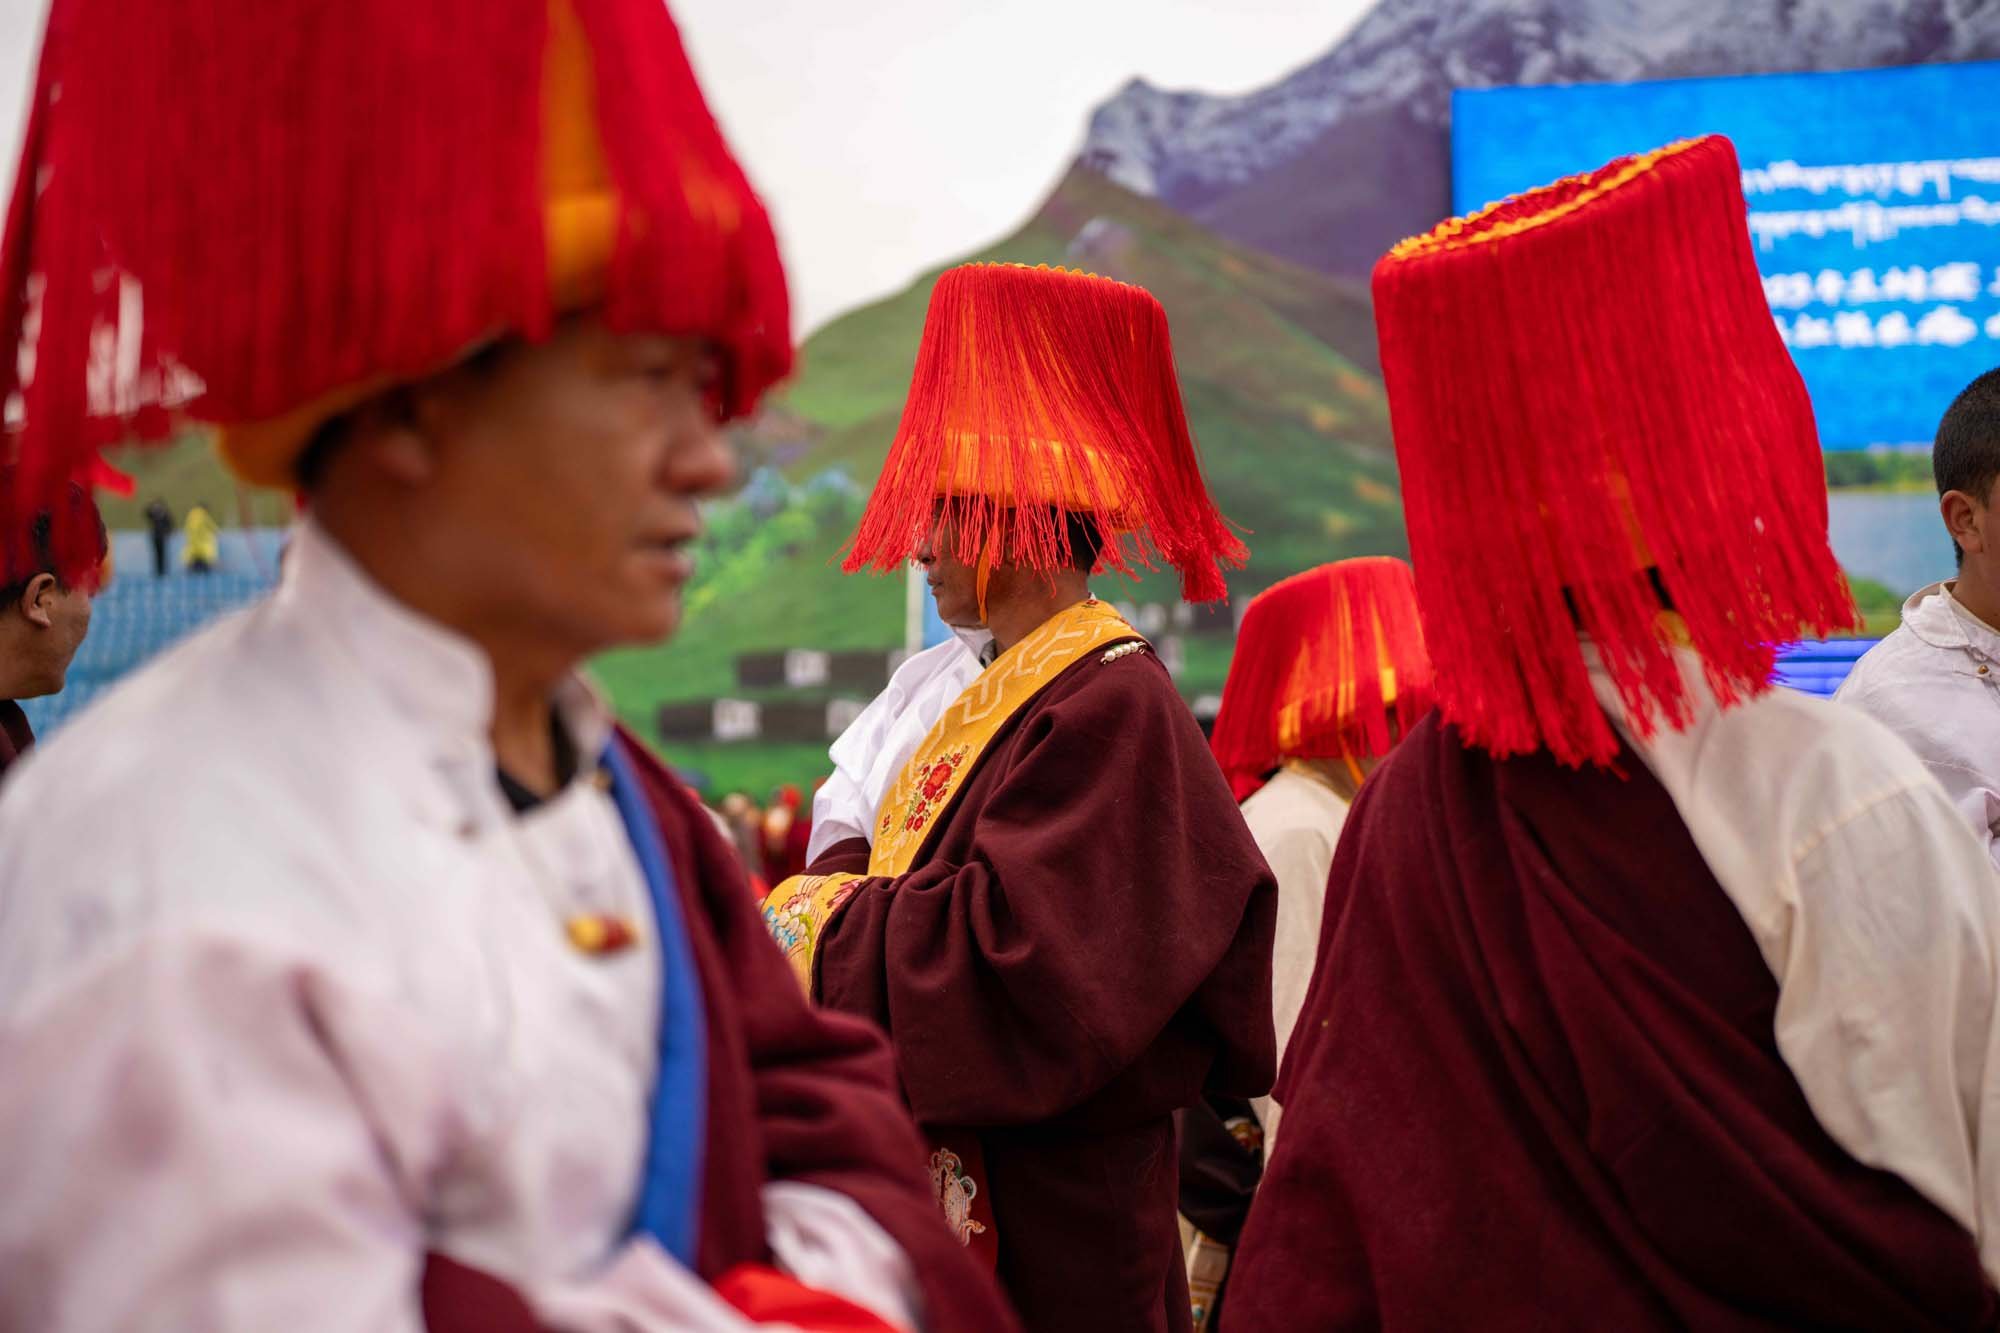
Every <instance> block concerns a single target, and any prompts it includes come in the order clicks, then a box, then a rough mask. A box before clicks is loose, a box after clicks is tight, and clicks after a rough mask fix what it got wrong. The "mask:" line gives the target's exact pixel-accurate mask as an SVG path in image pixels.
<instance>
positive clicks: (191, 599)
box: [21, 564, 276, 737]
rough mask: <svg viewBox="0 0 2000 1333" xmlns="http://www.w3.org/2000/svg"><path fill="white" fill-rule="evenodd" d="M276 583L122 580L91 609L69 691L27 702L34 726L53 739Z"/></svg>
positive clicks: (268, 579) (247, 577)
mask: <svg viewBox="0 0 2000 1333" xmlns="http://www.w3.org/2000/svg"><path fill="white" fill-rule="evenodd" d="M123 568H125V569H128V570H129V569H132V568H134V566H133V565H129V564H128V565H124V566H123ZM275 582H276V578H275V577H274V576H273V575H271V574H268V573H250V572H243V571H241V570H237V571H230V570H228V569H227V568H225V569H224V570H222V571H218V572H216V573H213V574H202V575H193V574H175V575H171V576H169V577H167V578H164V579H155V578H152V577H151V576H150V570H148V571H146V572H144V573H139V574H124V575H122V576H120V577H118V578H114V579H113V580H112V581H111V585H110V586H109V587H107V588H106V589H105V590H104V591H103V592H102V593H100V594H98V597H97V600H96V602H95V604H94V605H93V606H92V608H91V617H90V635H89V637H87V638H86V639H84V641H83V647H82V648H80V649H79V650H78V651H77V655H76V660H75V661H74V662H72V663H71V664H70V669H69V684H68V686H67V687H66V688H65V689H64V690H63V692H62V693H61V694H56V695H50V696H49V697H48V698H45V699H24V700H22V702H21V707H22V709H23V710H25V711H26V713H27V714H28V722H29V725H31V726H32V727H34V729H35V734H36V735H37V736H39V737H46V736H48V735H49V733H51V732H53V731H54V730H56V729H57V728H58V727H59V726H61V725H62V722H63V720H64V719H65V718H67V717H70V716H71V715H73V714H75V713H76V712H77V711H78V710H80V709H82V708H84V707H85V706H86V705H88V704H89V703H90V701H91V699H92V698H93V697H94V696H96V695H97V694H98V693H99V692H100V691H102V690H104V689H107V688H109V687H110V686H111V684H112V683H113V682H114V681H116V680H117V679H118V678H119V677H120V676H123V675H124V674H126V673H127V672H128V671H132V670H133V669H135V668H137V667H139V666H141V665H142V664H144V663H145V662H146V661H147V659H149V658H151V657H153V656H154V655H155V654H157V653H160V652H162V651H164V650H165V649H167V648H168V647H170V646H172V645H173V644H174V643H176V642H178V641H179V640H181V639H183V638H185V637H187V636H188V635H189V634H192V633H193V632H194V631H195V630H197V629H200V628H201V627H202V626H203V625H205V624H207V623H208V622H209V621H211V620H214V619H215V618H216V617H217V616H220V615H223V614H225V613H227V612H230V611H233V610H235V609H236V608H238V607H240V606H244V605H247V604H248V603H250V602H252V601H255V600H256V599H257V598H259V597H261V596H263V595H264V594H265V593H266V592H268V591H270V589H271V587H272V586H273V584H274V583H275Z"/></svg>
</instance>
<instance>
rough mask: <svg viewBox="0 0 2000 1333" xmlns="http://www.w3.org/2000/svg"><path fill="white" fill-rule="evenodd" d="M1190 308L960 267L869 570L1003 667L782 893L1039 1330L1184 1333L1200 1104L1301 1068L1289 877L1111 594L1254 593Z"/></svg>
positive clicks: (783, 929) (940, 1176) (965, 697)
mask: <svg viewBox="0 0 2000 1333" xmlns="http://www.w3.org/2000/svg"><path fill="white" fill-rule="evenodd" d="M1242 553H1243V552H1242V547H1241V545H1240V543H1238V542H1237V541H1236V540H1235V538H1234V537H1233V536H1232V535H1231V533H1230V531H1229V529H1228V528H1227V526H1226V525H1225V524H1224V523H1223V521H1222V519H1221V517H1220V515H1219V514H1217V513H1216V510H1215V507H1214V504H1213V502H1212V501H1210V499H1209V497H1208V494H1207V490H1206V487H1205V486H1204V484H1203V482H1202V479H1201V473H1200V471H1199V469H1198V467H1197V466H1196V462H1195V455H1194V447H1193V441H1192V440H1191V439H1190V438H1189V435H1188V430H1187V424H1186V420H1185V418H1184V416H1183V414H1182V409H1181V402H1180V391H1179V386H1178V384H1177V382H1176V379H1175V375H1174V367H1173V355H1172V348H1171V346H1170V344H1169V341H1168V333H1167V323H1166V315H1165V312H1164V311H1163V310H1162V309H1161V308H1160V304H1159V302H1157V301H1155V300H1154V299H1153V298H1152V297H1151V296H1149V295H1148V294H1147V293H1145V292H1144V291H1141V290H1140V289H1138V288H1136V287H1131V286H1127V285H1125V284H1123V283H1118V282H1112V281H1110V280H1108V279H1105V278H1100V277H1094V276H1091V275H1088V274H1083V273H1073V272H1068V271H1064V270H1050V269H1028V268H1023V267H1019V266H1014V265H992V264H975V265H969V266H966V267H963V268H957V269H953V270H951V271H949V272H947V273H946V274H944V276H943V277H941V278H940V279H939V280H938V285H937V288H936V290H935V291H934V292H933V293H932V296H931V305H930V314H929V318H928V319H927V321H926V323H925V327H924V337H923V343H922V346H921V348H920V350H919V352H918V356H917V367H916V374H915V379H914V382H913V384H912V386H911V391H910V398H909V401H908V403H907V405H906V406H905V408H904V412H903V420H902V426H901V429H900V430H899V431H898V433H897V436H896V440H895V443H894V445H893V446H892V447H891V449H890V451H889V458H888V461H887V462H886V463H885V464H884V465H883V469H882V477H881V480H880V482H878V484H877V485H876V488H875V492H874V495H873V496H872V497H871V499H870V501H869V506H868V509H867V511H866V513H865V514H864V515H863V516H862V520H861V526H860V531H859V533H858V534H857V536H856V539H855V545H854V549H853V550H852V552H851V553H850V555H849V558H848V567H849V568H850V569H854V568H859V567H861V566H863V565H871V564H872V565H876V566H878V567H883V568H894V567H896V566H898V565H900V564H901V563H902V562H903V561H904V560H906V559H908V558H910V557H911V556H914V557H915V558H916V559H918V560H919V561H920V562H921V563H922V564H923V566H924V567H925V569H926V571H927V573H928V576H929V580H930V584H931V589H932V592H933V595H934V596H935V597H936V599H937V606H938V613H939V615H940V616H941V617H943V619H944V620H945V622H946V623H947V624H950V625H953V626H956V627H960V628H983V629H985V630H987V631H989V632H990V633H991V635H992V638H993V646H994V649H995V650H996V652H997V656H996V657H995V658H994V659H993V662H992V665H990V666H988V667H986V668H985V670H984V671H982V672H981V673H980V674H979V675H978V676H977V677H976V678H975V679H974V680H973V682H972V684H971V685H970V686H969V687H967V688H966V690H965V691H964V693H963V694H961V695H960V696H959V697H958V698H957V699H956V700H954V701H953V702H952V703H951V704H950V706H949V707H947V708H946V709H945V710H944V712H943V714H942V716H940V717H939V719H938V721H937V722H936V724H935V725H934V726H932V728H931V729H930V731H929V733H928V734H927V735H926V736H925V737H924V738H923V740H922V742H921V743H920V744H919V745H918V746H917V747H916V749H915V751H914V752H913V753H912V755H911V756H910V759H909V761H908V762H907V763H906V764H905V765H904V767H903V770H902V773H901V774H900V775H899V776H898V778H897V779H896V780H895V781H894V782H893V783H891V784H890V786H889V789H888V794H887V795H886V797H885V798H884V799H883V801H882V804H881V808H880V810H879V812H878V813H877V815H876V817H875V818H874V819H873V821H872V840H871V841H864V840H862V839H859V838H855V839H850V840H848V841H846V842H843V843H840V844H837V845H836V846H834V847H833V848H832V849H830V850H829V851H827V852H826V853H824V854H823V855H822V856H821V857H820V858H819V859H818V860H817V861H816V862H815V864H814V865H813V867H812V872H811V873H810V874H809V875H808V876H806V877H804V878H801V879H794V880H791V881H789V882H788V883H786V884H782V885H780V886H779V887H778V888H777V889H775V890H774V891H773V892H772V894H771V896H770V897H769V898H768V899H767V900H766V903H765V914H766V918H767V921H768V922H769V923H770V925H771V928H772V931H773V933H774V934H775V935H776V936H777V938H778V939H779V940H780V942H782V943H783V944H784V945H785V946H786V947H787V949H788V951H789V952H790V953H791V955H792V957H793V960H794V962H795V964H796V965H797V967H798V968H799V971H800V976H801V978H802V979H803V980H804V981H805V983H806V985H807V988H808V989H809V990H810V992H811V993H812V995H813V997H814V998H815V999H817V1000H818V1001H819V1002H820V1003H822V1004H823V1005H825V1006H827V1007H829V1008H834V1009H842V1010H846V1011H848V1012H850V1013H855V1014H859V1015H862V1016H863V1017H866V1018H871V1019H873V1020H874V1021H876V1022H877V1023H880V1024H881V1025H882V1026H883V1027H884V1028H885V1029H887V1030H888V1033H889V1037H890V1040H891V1042H893V1043H894V1045H895V1047H896V1056H897V1066H898V1071H899V1073H900V1074H901V1077H902V1082H903V1089H904V1092H905V1094H906V1096H907V1097H908V1099H909V1101H910V1105H911V1106H912V1108H913V1109H914V1110H915V1111H916V1114H917V1118H918V1120H919V1121H920V1122H921V1123H922V1125H923V1127H924V1130H925V1132H926V1135H927V1137H928V1138H929V1141H930V1145H931V1156H930V1163H931V1178H932V1182H933V1184H934V1186H935V1187H936V1190H937V1194H938V1201H939V1204H940V1205H941V1206H942V1207H943V1209H944V1211H945V1214H946V1216H947V1218H948V1219H949V1220H950V1222H951V1224H952V1227H953V1229H954V1230H955V1231H956V1232H957V1234H958V1236H959V1237H960V1239H961V1240H963V1241H964V1242H965V1243H966V1244H967V1245H969V1246H970V1247H972V1248H973V1249H974V1250H975V1251H977V1252H979V1253H981V1254H982V1255H984V1256H986V1257H987V1258H988V1260H989V1261H990V1262H993V1263H995V1264H996V1265H997V1268H998V1272H999V1275H1000V1279H1001V1282H1002V1284H1003V1285H1004V1286H1005V1287H1006V1289H1007V1292H1008V1294H1009V1295H1010V1296H1012V1297H1013V1299H1014V1302H1015V1305H1016V1307H1017V1308H1018V1309H1019V1310H1020V1311H1021V1314H1022V1316H1023V1317H1024V1319H1025V1320H1026V1322H1027V1324H1028V1325H1029V1326H1030V1327H1031V1328H1034V1329H1036V1330H1038V1333H1042V1331H1050V1330H1064V1329H1075V1330H1078V1333H1083V1331H1084V1330H1090V1331H1091V1333H1096V1331H1097V1330H1104V1329H1119V1330H1121V1331H1122V1330H1147V1329H1158V1330H1166V1329H1185V1328H1186V1327H1187V1325H1188V1303H1187V1287H1186V1281H1185V1276H1184V1271H1183V1268H1182V1263H1181V1253H1180V1240H1179V1235H1178V1231H1177V1226H1176V1223H1175V1219H1174V1205H1175V1195H1176V1178H1175V1169H1174V1162H1175V1156H1174V1128H1173V1119H1172V1116H1173V1112H1174V1110H1175V1109H1176V1108H1178V1107H1181V1106H1185V1105H1188V1104H1189V1103H1191V1102H1193V1101H1194V1100H1195V1099H1197V1098H1198V1097H1200V1096H1201V1095H1202V1094H1203V1092H1204V1091H1211V1092H1216V1093H1220V1094H1224V1095H1235V1096H1246V1097H1247V1096H1255V1095H1258V1094H1261V1093H1262V1092H1263V1091H1265V1089H1266V1087H1267V1086H1268V1084H1269V1080H1270V1076H1271V1072H1272V1066H1273V1064H1274V1055H1273V1048H1272V1043H1271V1010H1270V1003H1271V1000H1270V968H1271V925H1272V910H1273V907H1274V902H1273V899H1274V893H1273V890H1272V884H1271V879H1270V872H1269V871H1268V870H1267V869H1266V868H1265V866H1264V863H1263V860H1262V859H1261V858H1260V857H1259V856H1258V855H1257V849H1256V846H1255V844H1253V843H1252V842H1251V840H1250V835H1249V832H1248V830H1246V829H1245V828H1244V826H1243V821H1242V818H1241V816H1240V815H1239V814H1238V813H1237V811H1236V808H1235V805H1234V802H1233V801H1232V800H1231V799H1230V795H1229V788H1228V784H1227V783H1225V782H1224V781H1223V778H1222V774H1221V772H1220V771H1219V770H1218V769H1217V768H1216V765H1215V761H1214V759H1213V758H1211V757H1210V755H1209V753H1208V750H1207V747H1206V745H1205V744H1204V743H1203V740H1202V735H1201V730H1200V728H1199V727H1198V726H1196V725H1195V721H1194V717H1193V715H1192V714H1191V713H1190V712H1189V711H1188V709H1187V705H1186V704H1185V703H1184V702H1182V700H1181V698H1180V696H1179V695H1178V694H1177V693H1175V690H1174V687H1173V682H1172V681H1171V680H1170V679H1169V678H1168V676H1167V673H1166V670H1165V668H1164V667H1163V666H1162V665H1161V664H1160V661H1159V659H1158V658H1156V657H1155V656H1153V654H1152V653H1151V652H1150V651H1148V648H1147V644H1146V641H1145V640H1144V639H1143V638H1141V637H1140V636H1139V635H1138V634H1137V633H1136V632H1134V631H1133V629H1132V628H1131V626H1129V625H1127V624H1126V623H1125V622H1124V621H1123V620H1121V619H1120V618H1119V617H1118V615H1117V613H1116V612H1115V611H1113V610H1112V609H1111V608H1110V607H1109V606H1107V605H1106V604H1104V603H1103V602H1100V601H1097V600H1095V599H1093V598H1092V597H1091V595H1090V591H1089V588H1088V586H1087V584H1088V579H1089V576H1090V574H1091V573H1092V571H1093V570H1097V569H1101V568H1115V569H1130V568H1131V567H1132V566H1133V565H1134V564H1136V563H1147V562H1150V561H1152V560H1154V559H1156V558H1162V559H1164V560H1165V561H1166V562H1167V563H1169V564H1171V565H1173V566H1174V567H1175V568H1176V569H1178V570H1179V571H1180V574H1181V578H1182V587H1183V592H1184V593H1185V594H1186V595H1187V596H1189V597H1190V598H1191V599H1204V600H1205V599H1211V598H1216V597H1220V596H1222V595H1223V591H1224V588H1223V581H1222V574H1221V571H1220V569H1219V568H1218V563H1219V562H1221V561H1227V560H1235V559H1240V557H1241V555H1242Z"/></svg>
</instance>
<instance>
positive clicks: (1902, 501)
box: [1827, 491, 1952, 597]
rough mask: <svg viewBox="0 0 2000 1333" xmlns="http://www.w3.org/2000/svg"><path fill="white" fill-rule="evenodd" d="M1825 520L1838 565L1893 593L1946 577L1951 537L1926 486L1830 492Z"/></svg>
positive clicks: (1904, 594) (1949, 567)
mask: <svg viewBox="0 0 2000 1333" xmlns="http://www.w3.org/2000/svg"><path fill="white" fill-rule="evenodd" d="M1827 520H1828V526H1829V527H1830V528H1831V530H1832V534H1833V553H1834V554H1835V555H1836V556H1838V557H1839V558H1840V564H1841V567H1842V568H1843V569H1845V570H1847V572H1848V573H1850V574H1854V575H1858V576H1860V577H1862V578H1869V579H1874V580H1875V581H1876V582H1877V583H1884V584H1887V585H1888V586H1889V587H1890V588H1893V589H1894V590H1895V591H1896V593H1897V595H1898V596H1902V597H1907V596H1909V595H1910V594H1911V593H1913V592H1915V591H1916V590H1917V589H1919V588H1921V587H1923V586H1925V585H1926V584H1930V583H1935V582H1937V581H1938V580H1939V579H1948V578H1950V577H1951V576H1952V559H1951V538H1950V537H1948V536H1946V535H1945V531H1944V524H1943V522H1942V521H1940V520H1939V518H1938V502H1937V496H1935V495H1933V494H1931V493H1930V492H1928V491H1833V492H1831V493H1830V494H1829V495H1828V496H1827Z"/></svg>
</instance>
